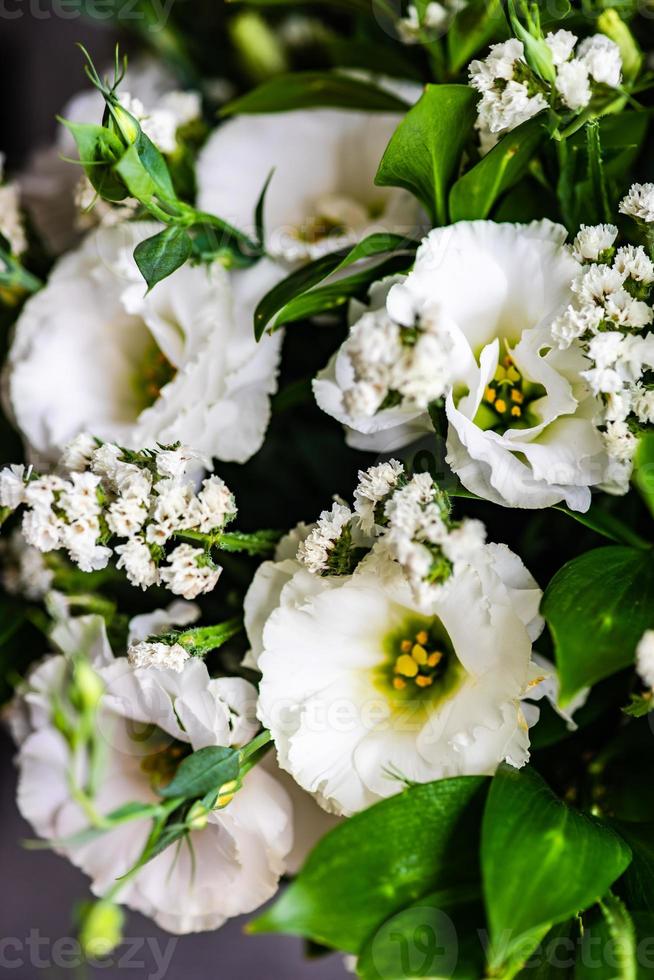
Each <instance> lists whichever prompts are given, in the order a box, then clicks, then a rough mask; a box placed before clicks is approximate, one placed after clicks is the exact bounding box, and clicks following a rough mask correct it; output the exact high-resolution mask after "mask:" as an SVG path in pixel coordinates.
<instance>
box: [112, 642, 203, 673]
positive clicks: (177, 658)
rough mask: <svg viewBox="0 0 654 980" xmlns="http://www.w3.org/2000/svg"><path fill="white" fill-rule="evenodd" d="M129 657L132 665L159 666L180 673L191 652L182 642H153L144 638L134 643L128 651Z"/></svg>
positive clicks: (161, 668)
mask: <svg viewBox="0 0 654 980" xmlns="http://www.w3.org/2000/svg"><path fill="white" fill-rule="evenodd" d="M127 659H128V660H129V662H130V664H131V665H132V667H157V668H159V669H160V670H165V669H168V670H174V671H175V672H176V673H180V672H181V671H182V670H183V669H184V664H185V663H186V661H187V660H189V659H190V654H189V653H188V652H187V651H186V650H185V649H184V647H183V646H182V645H181V644H180V643H173V644H170V645H169V644H167V643H157V642H154V643H151V642H148V641H147V640H143V641H142V642H141V643H134V644H133V645H132V646H131V647H130V648H129V650H128V651H127Z"/></svg>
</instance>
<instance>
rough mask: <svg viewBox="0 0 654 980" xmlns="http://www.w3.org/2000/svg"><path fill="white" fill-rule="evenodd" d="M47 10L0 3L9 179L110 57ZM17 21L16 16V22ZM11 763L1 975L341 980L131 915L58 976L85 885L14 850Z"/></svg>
mask: <svg viewBox="0 0 654 980" xmlns="http://www.w3.org/2000/svg"><path fill="white" fill-rule="evenodd" d="M48 6H49V5H48V4H46V3H45V2H40V3H39V2H38V0H31V2H27V0H26V2H24V3H21V2H20V0H13V2H12V0H7V2H6V3H5V2H4V0H0V150H2V151H3V152H4V153H6V155H7V167H8V169H9V170H10V171H11V170H15V169H17V168H18V167H20V166H21V165H22V164H23V163H24V162H25V160H26V158H27V156H28V155H29V153H30V152H31V151H32V150H34V149H36V148H37V147H39V146H41V145H44V144H47V143H49V142H50V141H51V139H52V137H53V135H54V132H55V128H56V122H55V115H56V114H57V113H58V112H59V111H60V110H61V109H62V107H63V105H64V103H65V102H66V100H67V99H68V98H69V97H70V96H71V95H73V94H74V93H75V92H77V91H79V90H80V89H82V88H84V87H85V79H84V74H83V68H82V57H81V54H80V53H79V52H78V51H77V49H76V48H75V43H76V42H77V41H81V42H82V43H84V44H85V46H86V47H87V48H88V50H89V51H90V52H91V53H92V55H93V58H94V60H95V62H96V64H98V65H104V64H106V63H108V62H109V61H110V59H111V56H112V52H113V46H114V43H115V35H114V34H113V33H112V31H111V30H110V29H107V28H101V27H96V26H94V25H91V24H89V23H88V22H86V21H84V20H81V19H73V20H62V19H61V18H58V17H55V16H53V14H52V12H51V11H50V13H49V14H47V11H46V8H47V7H48ZM30 9H31V12H30ZM8 12H9V13H10V14H11V15H12V17H11V18H10V17H7V13H8ZM16 12H19V13H20V15H21V16H19V17H15V16H13V15H14V14H15V13H16ZM12 755H13V746H12V743H11V741H10V739H9V738H8V737H7V736H6V734H5V733H4V731H1V730H0V794H1V796H0V869H1V870H2V888H1V897H0V975H2V976H7V977H11V978H14V980H41V978H43V980H45V978H48V980H49V978H66V980H71V978H72V980H91V978H93V980H96V978H104V980H116V978H121V980H125V978H129V977H134V978H137V977H138V978H139V980H147V978H148V977H150V978H151V980H164V977H163V976H161V974H158V964H159V962H160V960H159V959H158V958H157V957H155V956H154V955H153V953H152V948H151V947H148V945H147V942H148V940H149V941H150V942H151V943H152V942H156V943H157V944H158V947H157V948H158V950H160V951H161V954H165V952H166V950H167V949H168V948H169V947H168V943H169V941H170V940H171V939H174V941H175V946H174V952H173V955H172V959H171V960H170V966H169V967H168V970H167V972H166V973H165V980H211V978H219V980H260V978H261V980H305V978H306V980H336V978H341V977H345V976H346V975H347V974H346V972H345V970H344V967H343V961H342V958H341V957H340V956H338V955H334V956H330V957H328V958H327V959H322V960H318V961H316V960H313V961H309V960H307V959H306V958H305V956H304V953H303V948H302V943H301V942H300V941H299V940H296V939H292V938H287V937H259V936H257V937H246V936H244V935H243V932H242V930H243V925H244V921H245V920H243V919H236V920H232V921H231V922H230V923H228V924H227V925H226V926H225V927H224V928H223V929H221V930H218V931H217V932H212V933H201V934H196V935H192V936H183V937H170V936H168V935H167V934H166V933H163V932H162V931H161V930H159V929H157V927H156V926H155V925H154V924H153V923H152V922H150V920H148V919H145V918H144V917H142V916H140V915H137V914H129V916H128V920H127V924H126V928H125V936H126V937H129V939H130V943H129V944H128V945H127V946H126V947H123V948H122V949H119V950H118V951H117V952H116V953H115V954H114V955H113V957H112V960H111V961H109V962H108V963H107V964H105V965H103V966H102V967H97V968H89V967H87V966H75V965H72V964H71V965H69V966H64V965H59V966H57V965H56V964H54V963H53V959H55V958H57V959H58V960H59V961H60V963H64V964H65V963H71V960H73V959H74V956H71V947H70V946H68V947H67V946H66V944H65V943H64V942H59V944H58V945H57V940H63V937H74V935H75V932H74V929H73V927H72V924H71V910H72V907H73V905H74V903H75V902H76V901H77V900H80V899H85V898H87V897H88V889H87V883H86V879H85V877H84V876H83V875H82V874H81V873H80V872H78V871H77V870H76V869H75V868H73V867H72V866H71V865H69V864H68V862H66V861H65V860H64V859H63V858H61V857H58V856H56V855H54V854H51V853H48V852H46V851H28V850H25V849H24V848H22V847H21V846H20V841H21V839H24V838H29V837H31V836H32V834H31V830H30V828H29V827H28V825H27V824H26V823H25V822H24V821H23V820H21V818H20V816H19V814H18V812H17V810H16V805H15V773H14V768H13V765H12ZM99 846H101V845H99ZM170 948H172V947H170ZM46 963H49V964H50V965H45V964H46Z"/></svg>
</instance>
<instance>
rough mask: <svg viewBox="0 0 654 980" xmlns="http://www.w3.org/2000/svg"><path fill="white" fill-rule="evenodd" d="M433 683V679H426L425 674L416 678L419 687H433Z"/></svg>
mask: <svg viewBox="0 0 654 980" xmlns="http://www.w3.org/2000/svg"><path fill="white" fill-rule="evenodd" d="M433 683H434V681H433V678H431V677H425V676H424V674H419V675H418V677H416V684H417V685H418V687H431V685H432V684H433Z"/></svg>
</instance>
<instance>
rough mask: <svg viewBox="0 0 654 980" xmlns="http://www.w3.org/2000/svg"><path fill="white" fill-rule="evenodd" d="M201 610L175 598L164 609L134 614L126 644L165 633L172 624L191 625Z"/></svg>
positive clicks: (198, 616) (192, 603)
mask: <svg viewBox="0 0 654 980" xmlns="http://www.w3.org/2000/svg"><path fill="white" fill-rule="evenodd" d="M201 614H202V612H201V609H200V607H199V606H196V604H195V603H194V602H184V601H183V600H181V599H176V600H175V601H174V602H171V604H170V605H169V606H168V607H167V608H166V609H155V610H154V612H151V613H142V614H141V615H140V616H134V618H133V619H131V620H130V622H129V633H128V638H127V643H128V646H132V644H135V643H140V642H141V641H143V640H147V639H148V637H151V636H159V635H160V634H161V633H167V632H169V630H170V629H171V627H174V626H191V625H192V624H193V623H195V622H197V621H198V619H199V618H200V616H201Z"/></svg>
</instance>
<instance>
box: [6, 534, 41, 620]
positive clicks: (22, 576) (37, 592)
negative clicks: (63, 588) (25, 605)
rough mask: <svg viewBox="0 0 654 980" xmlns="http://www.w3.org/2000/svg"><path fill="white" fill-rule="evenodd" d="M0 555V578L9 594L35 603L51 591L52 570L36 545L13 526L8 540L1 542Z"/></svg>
mask: <svg viewBox="0 0 654 980" xmlns="http://www.w3.org/2000/svg"><path fill="white" fill-rule="evenodd" d="M0 555H1V562H2V564H1V572H0V578H1V581H2V586H3V588H4V589H5V591H6V592H8V593H9V595H15V596H21V597H22V598H24V599H30V600H32V601H33V602H38V601H40V600H41V599H43V598H44V597H45V595H46V594H47V593H48V592H49V591H50V589H51V588H52V585H53V583H54V578H55V574H54V571H53V570H52V569H51V568H50V567H49V566H48V564H47V562H46V560H45V558H44V557H43V554H42V553H41V552H40V551H39V550H38V548H34V547H33V546H32V545H29V544H27V542H26V541H25V538H24V537H23V535H22V534H21V532H20V529H18V528H16V530H14V531H13V533H12V534H11V535H10V536H9V537H8V538H7V539H5V540H2V541H0Z"/></svg>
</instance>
